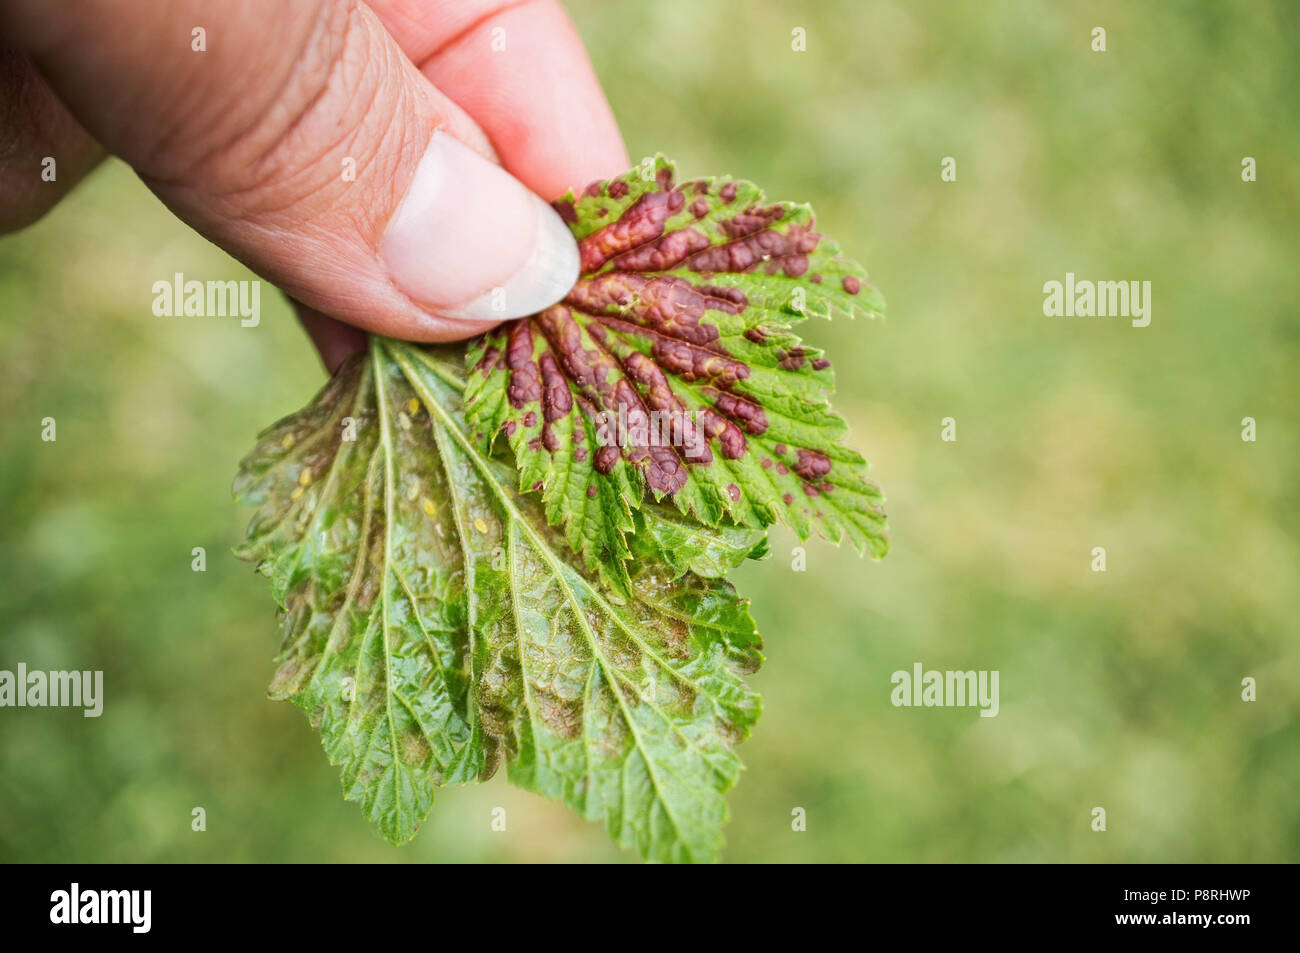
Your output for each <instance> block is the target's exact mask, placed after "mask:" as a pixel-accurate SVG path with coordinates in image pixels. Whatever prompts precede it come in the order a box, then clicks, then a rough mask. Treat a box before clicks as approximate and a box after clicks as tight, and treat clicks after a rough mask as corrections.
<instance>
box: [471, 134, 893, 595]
mask: <svg viewBox="0 0 1300 953" xmlns="http://www.w3.org/2000/svg"><path fill="white" fill-rule="evenodd" d="M555 207H556V208H557V209H558V210H559V211H560V213H561V215H562V216H563V217H564V218H565V220H566V221H567V222H569V223H570V227H571V229H572V230H573V233H574V235H575V236H576V237H577V239H578V240H579V249H580V252H581V261H582V273H581V277H580V278H579V280H578V282H577V284H576V285H575V286H574V288H573V290H572V291H571V292H570V293H569V294H568V296H567V297H566V298H565V299H564V300H563V301H562V302H560V303H559V304H557V305H554V306H552V307H550V308H547V309H546V310H545V311H543V312H541V313H540V314H538V315H535V316H533V317H531V318H525V319H521V320H518V321H511V322H507V323H506V324H504V325H502V326H501V327H499V328H497V329H494V330H493V331H492V332H490V333H488V334H486V335H484V336H482V337H481V338H479V339H477V340H476V341H474V342H473V343H472V344H471V346H470V348H469V350H468V353H467V368H468V378H467V385H466V390H465V406H466V410H467V419H468V422H469V427H470V430H471V431H472V433H473V435H474V437H475V438H476V443H477V445H478V446H479V447H481V448H484V449H487V448H490V447H492V446H493V443H494V440H495V439H496V437H497V435H498V434H501V433H504V434H505V435H506V439H507V441H508V443H509V445H510V447H511V449H512V450H513V452H514V455H515V459H516V461H517V464H518V470H519V475H518V485H519V487H520V488H521V489H522V490H524V491H525V492H528V493H530V494H535V495H539V496H540V497H541V500H542V505H543V509H544V512H545V515H546V518H547V519H548V520H549V521H550V522H551V523H552V524H553V525H555V526H557V527H560V528H561V530H562V532H563V533H564V536H565V538H566V539H567V541H568V543H569V545H570V546H571V547H572V548H573V549H574V550H575V551H576V552H578V553H579V554H580V555H581V556H582V559H583V562H584V564H585V565H586V567H587V568H589V569H594V570H597V571H601V572H603V573H604V574H605V576H606V577H607V579H608V580H609V581H610V583H611V585H614V586H616V587H619V586H624V585H625V582H624V580H623V579H622V578H621V575H622V572H623V567H624V563H625V562H626V561H627V560H629V559H630V558H631V556H632V554H633V553H632V547H631V544H630V542H629V540H630V537H631V536H632V534H633V533H634V531H635V528H636V524H635V522H634V514H635V512H636V511H637V510H638V509H639V508H641V507H642V506H643V505H645V503H646V502H647V500H648V499H652V500H665V501H670V502H671V504H672V505H673V506H674V507H675V508H676V509H677V510H678V511H679V512H680V513H682V514H683V515H685V516H686V517H688V518H689V520H691V521H694V522H697V523H699V524H702V525H705V526H715V527H716V526H721V525H726V524H734V525H738V526H743V527H764V526H767V525H768V524H770V523H772V522H774V521H775V520H777V519H782V520H784V522H786V523H787V524H788V525H790V526H791V527H792V528H793V529H794V530H795V531H796V532H797V533H798V535H799V536H800V537H807V536H808V535H809V534H810V533H811V532H813V531H816V532H818V533H820V534H821V535H823V536H825V537H827V538H829V539H831V540H833V541H836V542H838V541H840V540H841V539H848V540H849V541H850V542H852V543H853V545H854V546H855V547H857V548H858V550H859V551H860V552H867V553H869V554H871V555H872V556H873V557H876V558H879V557H881V556H883V555H884V554H885V552H886V550H887V548H888V541H887V538H886V535H885V517H884V512H883V510H882V508H881V505H882V503H883V496H882V494H881V493H880V491H879V489H878V488H877V487H876V486H875V485H874V484H873V483H872V482H870V481H869V480H868V479H867V478H866V476H865V474H866V469H867V467H866V462H865V460H864V459H863V458H862V456H861V455H860V454H859V453H858V452H857V451H855V450H853V449H851V448H849V447H848V446H847V445H845V443H844V442H843V438H844V436H845V434H846V431H847V427H846V425H845V423H844V421H843V420H842V419H841V418H840V417H838V416H837V415H836V414H835V413H833V412H832V411H831V409H830V404H829V395H830V391H831V389H832V383H833V381H832V375H831V371H830V368H829V363H828V362H827V361H826V359H825V358H824V357H823V355H822V353H821V352H820V351H818V350H816V349H814V348H810V347H807V346H805V345H803V344H802V343H801V342H800V340H799V338H797V337H796V336H795V335H794V334H793V332H792V331H791V328H792V327H793V326H794V325H795V324H797V323H799V322H801V321H803V320H805V318H806V317H808V316H809V315H819V316H823V317H831V316H832V315H841V316H846V317H854V316H866V317H876V316H879V315H881V314H882V311H883V302H882V300H881V298H880V296H879V295H878V293H877V292H876V290H875V289H874V288H873V287H872V286H871V284H870V283H869V282H868V281H867V278H866V275H865V273H864V272H863V271H862V269H861V267H860V266H859V265H857V264H856V263H855V262H852V261H850V260H848V259H846V258H844V257H842V256H841V254H840V251H839V248H838V247H837V246H836V245H835V244H834V243H833V242H831V241H830V240H829V239H827V238H825V237H824V236H822V235H820V234H818V233H817V232H816V231H815V230H814V219H813V215H812V211H811V209H809V208H808V206H806V205H797V204H794V203H790V202H778V203H767V202H765V200H764V198H763V194H762V192H761V191H760V190H759V189H758V188H757V187H756V186H755V185H753V184H752V183H750V182H745V181H741V180H736V179H731V178H717V179H693V180H691V181H688V182H683V183H680V184H678V183H677V181H676V178H675V171H674V168H673V166H672V165H671V163H669V162H667V161H666V160H664V159H663V158H662V157H660V158H659V159H658V160H656V162H655V163H654V164H653V165H650V164H647V165H646V166H643V167H640V168H637V169H633V170H632V171H630V172H628V173H626V174H625V175H622V176H619V177H618V178H616V179H611V180H609V181H607V182H598V183H595V184H593V185H592V186H590V187H589V188H587V189H586V190H585V191H584V192H583V193H582V195H580V196H574V195H572V194H570V195H568V196H566V197H565V198H563V199H561V200H559V201H557V202H556V203H555ZM647 490H648V491H649V493H648V494H647V492H646V491H647Z"/></svg>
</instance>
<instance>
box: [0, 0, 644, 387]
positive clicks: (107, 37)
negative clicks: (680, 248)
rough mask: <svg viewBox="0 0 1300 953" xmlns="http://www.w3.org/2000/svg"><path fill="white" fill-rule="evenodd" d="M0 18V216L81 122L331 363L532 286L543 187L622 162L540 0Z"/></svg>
mask: <svg viewBox="0 0 1300 953" xmlns="http://www.w3.org/2000/svg"><path fill="white" fill-rule="evenodd" d="M200 31H201V32H200ZM0 35H2V36H3V37H4V42H6V43H8V44H11V47H12V48H9V49H6V48H5V47H4V46H3V44H0V203H2V204H0V232H3V231H12V230H15V229H17V228H21V227H23V226H24V225H26V224H28V223H30V222H31V221H33V220H35V219H36V218H39V217H40V215H41V214H43V213H44V212H45V211H46V210H47V209H49V208H50V207H51V206H53V205H54V204H55V203H56V202H57V201H58V200H59V199H60V198H61V197H62V195H63V194H64V193H66V192H67V191H68V189H70V188H71V187H72V186H73V185H74V184H75V183H76V181H77V180H78V179H79V178H81V177H82V176H84V175H85V174H86V173H87V172H89V171H90V170H91V169H92V168H94V166H95V164H96V163H97V162H98V160H99V157H100V156H101V154H102V152H101V149H100V145H98V144H97V143H99V144H102V147H103V148H104V149H107V150H108V151H109V152H111V153H113V154H115V155H118V156H120V157H121V158H122V159H124V160H125V161H126V162H127V163H129V164H130V165H131V166H132V167H133V168H134V169H135V170H136V172H137V173H138V174H139V175H140V177H141V178H142V179H143V180H144V182H145V183H146V184H147V185H148V186H149V188H150V189H152V190H153V191H154V193H156V194H157V195H158V197H159V198H161V199H162V201H163V202H164V203H166V204H167V206H168V207H169V208H170V209H171V210H172V211H173V212H175V213H176V214H177V215H178V216H179V217H180V218H181V219H183V220H184V221H185V222H187V223H188V224H190V225H191V226H193V227H194V228H195V229H197V230H198V231H199V232H201V233H202V234H204V235H205V236H207V237H208V238H209V239H211V240H212V241H214V242H215V243H216V244H218V245H220V246H221V247H222V248H224V249H225V250H226V251H228V252H229V253H230V254H232V255H234V256H235V257H236V258H238V259H240V260H241V261H243V262H244V263H245V264H247V265H248V266H249V267H250V268H252V269H253V270H254V271H256V272H257V273H258V274H260V275H262V276H264V277H266V278H268V279H269V280H271V281H273V282H274V283H275V284H276V285H278V286H279V287H280V288H282V289H283V290H284V291H285V292H286V293H287V294H288V295H289V296H290V297H291V298H292V299H293V300H294V301H295V302H297V304H298V307H299V313H300V315H301V316H302V319H303V323H304V324H305V325H306V327H307V330H308V332H309V333H310V334H311V336H312V339H313V340H314V341H315V342H316V346H317V348H318V349H319V350H320V352H321V356H322V358H323V359H324V360H325V363H326V365H327V366H328V367H329V368H330V369H331V370H333V369H334V368H336V367H337V366H338V365H339V364H340V363H342V361H343V359H344V358H345V357H346V356H347V355H348V354H349V353H351V352H352V351H353V350H356V349H357V348H359V347H361V346H363V344H364V340H365V339H364V335H363V333H362V330H368V331H375V332H378V333H380V334H386V335H390V336H394V337H401V338H407V339H410V340H418V341H445V340H455V339H458V338H463V337H469V336H471V335H473V334H475V333H477V332H478V331H480V330H482V329H484V328H486V327H490V326H492V325H494V324H497V323H499V322H500V321H503V320H506V319H509V318H515V317H521V316H523V315H526V314H531V313H533V312H535V311H537V310H539V309H541V308H543V307H545V306H547V305H549V304H552V303H554V302H555V301H556V300H558V299H559V298H561V297H562V296H563V295H564V294H565V293H566V292H567V291H568V289H569V287H570V286H571V285H572V283H573V280H574V278H575V277H576V275H577V251H576V246H575V244H574V242H573V239H572V237H571V235H570V234H569V232H568V229H567V228H566V227H565V226H564V224H563V222H561V220H560V218H559V216H558V215H556V214H555V212H554V211H553V210H552V209H551V208H550V207H549V205H547V203H546V202H545V201H543V199H552V198H556V197H558V196H559V195H561V194H562V193H563V192H565V191H566V190H567V189H569V188H570V187H575V188H577V187H581V186H583V185H585V184H586V183H587V182H589V181H592V180H594V179H598V178H606V177H609V176H611V175H614V174H617V173H618V172H621V171H623V170H624V169H626V168H627V167H628V165H629V163H628V161H627V154H626V151H625V150H624V147H623V143H622V139H621V138H620V136H619V133H618V129H617V127H616V125H615V123H614V119H613V116H612V115H611V113H610V110H609V106H608V104H607V103H606V101H605V97H604V94H603V93H602V92H601V90H600V87H599V85H598V83H597V82H596V78H595V76H594V74H593V73H592V70H591V66H590V63H589V62H588V60H587V56H586V53H585V51H584V50H583V48H582V43H581V41H580V40H579V38H578V36H577V34H576V32H575V31H574V29H573V26H572V24H571V23H570V22H569V20H568V18H567V16H566V15H565V13H564V12H563V10H562V9H561V8H560V7H559V5H558V4H557V3H555V2H553V0H524V2H519V0H515V2H509V0H370V2H369V3H368V4H366V3H360V2H357V0H167V2H165V3H159V2H145V0H0ZM47 156H51V157H55V159H56V161H57V179H56V181H54V182H43V181H42V178H41V168H42V162H43V159H44V157H47ZM539 196H540V197H539ZM494 289H495V290H496V293H495V294H494V293H493V292H494ZM325 315H329V316H330V317H328V318H327V317H325ZM334 318H337V319H340V320H341V321H344V322H347V324H346V325H344V324H340V323H339V322H338V321H335V320H333V319H334Z"/></svg>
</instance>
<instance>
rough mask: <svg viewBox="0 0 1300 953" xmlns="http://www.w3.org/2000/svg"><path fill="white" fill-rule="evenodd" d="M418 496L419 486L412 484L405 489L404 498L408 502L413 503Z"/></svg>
mask: <svg viewBox="0 0 1300 953" xmlns="http://www.w3.org/2000/svg"><path fill="white" fill-rule="evenodd" d="M419 495H420V484H418V483H412V484H411V485H410V486H408V487H407V488H406V498H407V499H408V500H411V501H414V500H415V498H416V497H417V496H419Z"/></svg>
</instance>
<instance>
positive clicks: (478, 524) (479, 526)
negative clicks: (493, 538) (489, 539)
mask: <svg viewBox="0 0 1300 953" xmlns="http://www.w3.org/2000/svg"><path fill="white" fill-rule="evenodd" d="M474 528H475V529H476V530H478V531H479V532H480V533H486V532H487V523H484V522H483V521H482V520H475V521H474Z"/></svg>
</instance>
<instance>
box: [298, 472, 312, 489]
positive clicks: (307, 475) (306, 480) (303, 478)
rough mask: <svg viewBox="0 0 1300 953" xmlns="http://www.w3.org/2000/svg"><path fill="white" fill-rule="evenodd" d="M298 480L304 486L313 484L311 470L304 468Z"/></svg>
mask: <svg viewBox="0 0 1300 953" xmlns="http://www.w3.org/2000/svg"><path fill="white" fill-rule="evenodd" d="M298 482H299V483H301V484H302V485H303V486H311V471H310V470H303V471H302V473H299V474H298Z"/></svg>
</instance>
